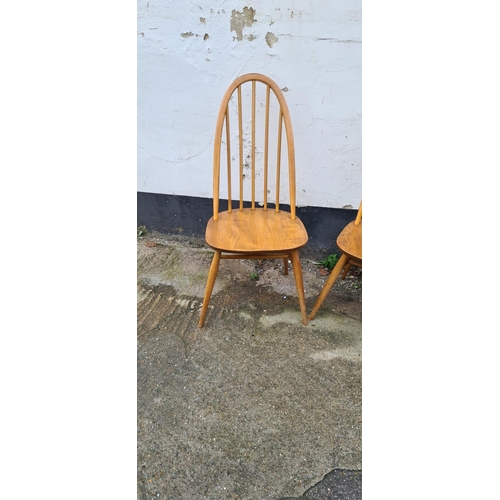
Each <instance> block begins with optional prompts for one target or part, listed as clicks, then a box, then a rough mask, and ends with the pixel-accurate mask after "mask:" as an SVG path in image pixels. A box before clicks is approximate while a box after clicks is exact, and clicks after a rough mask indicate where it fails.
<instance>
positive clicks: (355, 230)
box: [309, 202, 363, 320]
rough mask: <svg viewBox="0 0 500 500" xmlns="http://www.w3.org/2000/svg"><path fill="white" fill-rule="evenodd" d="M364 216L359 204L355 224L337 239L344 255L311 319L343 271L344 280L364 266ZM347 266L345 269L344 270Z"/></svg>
mask: <svg viewBox="0 0 500 500" xmlns="http://www.w3.org/2000/svg"><path fill="white" fill-rule="evenodd" d="M362 224H363V216H362V202H361V203H360V204H359V209H358V213H357V214H356V219H355V220H354V221H353V222H350V223H349V224H347V226H346V227H345V228H344V229H343V230H342V232H341V233H340V234H339V236H338V238H337V246H338V247H339V248H340V250H341V251H342V255H341V256H340V259H339V260H338V262H337V264H335V267H334V268H333V269H332V272H331V273H330V276H329V277H328V279H327V280H326V283H325V286H324V287H323V290H321V293H320V294H319V297H318V300H317V301H316V304H314V307H313V310H312V311H311V314H309V319H310V320H312V319H313V318H314V316H315V315H316V313H317V312H318V309H319V308H320V306H321V304H322V303H323V301H324V300H325V298H326V296H327V295H328V292H329V291H330V290H331V288H332V286H333V284H334V283H335V281H337V278H338V277H339V275H340V273H341V272H342V269H344V273H343V274H342V279H344V278H345V277H346V276H347V273H348V272H349V269H350V268H351V266H357V267H361V264H362V230H363V227H362ZM344 266H345V268H344Z"/></svg>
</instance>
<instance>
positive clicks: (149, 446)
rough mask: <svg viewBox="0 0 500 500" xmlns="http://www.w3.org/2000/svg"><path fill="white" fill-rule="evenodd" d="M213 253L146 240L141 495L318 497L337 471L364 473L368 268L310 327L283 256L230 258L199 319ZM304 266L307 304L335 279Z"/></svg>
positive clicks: (200, 246) (142, 248) (141, 284)
mask: <svg viewBox="0 0 500 500" xmlns="http://www.w3.org/2000/svg"><path fill="white" fill-rule="evenodd" d="M211 254H212V252H211V250H210V249H209V248H207V247H206V246H205V245H204V243H203V242H202V241H201V242H200V241H199V240H195V239H193V238H182V237H169V236H165V235H159V234H153V235H147V237H145V238H140V239H139V240H138V261H137V270H138V285H137V307H138V312H137V319H138V331H137V334H138V347H137V354H138V372H137V375H138V395H137V401H138V498H140V499H141V500H142V499H150V498H164V499H172V498H179V499H180V498H189V499H200V500H201V499H225V498H228V499H230V498H238V499H259V500H261V499H265V498H269V499H280V498H297V497H299V496H301V495H304V496H303V498H313V497H312V496H311V495H312V494H313V493H314V492H315V491H322V490H321V487H323V486H324V487H325V488H326V486H327V483H326V482H325V481H330V483H328V487H329V488H330V487H331V486H332V484H333V483H332V481H333V479H332V478H334V477H337V476H336V475H334V474H333V473H332V471H341V472H342V471H348V473H349V474H354V473H358V474H359V476H356V477H360V474H361V472H360V471H361V290H360V281H361V280H360V278H359V279H349V280H347V279H346V282H343V283H339V285H335V286H334V288H333V289H332V291H331V292H330V294H329V296H328V297H327V300H325V303H324V304H323V306H322V308H321V309H320V310H319V312H318V314H317V316H316V318H315V320H314V321H312V322H310V323H309V324H308V325H307V326H304V325H302V324H301V321H300V310H299V305H298V299H297V292H296V289H295V283H294V279H293V272H290V273H289V275H288V276H285V275H284V274H283V264H282V262H281V261H263V262H259V261H238V260H226V261H223V262H222V263H221V267H220V271H219V276H218V278H217V281H216V284H215V288H214V293H213V295H212V299H211V302H210V308H209V312H208V314H207V318H206V322H205V327H204V328H202V329H199V328H198V327H197V321H198V318H199V309H200V307H201V303H202V297H203V292H204V288H205V281H206V277H207V275H208V267H209V264H210V259H211ZM302 265H303V268H304V269H303V273H304V287H305V289H306V303H307V309H308V311H310V310H311V309H312V306H313V305H314V302H315V300H316V298H317V296H318V294H319V292H320V290H321V288H322V287H323V283H324V281H325V279H326V278H325V277H322V276H320V275H319V273H318V267H317V266H316V265H315V264H314V263H313V262H311V261H310V260H308V259H303V262H302ZM252 275H253V276H255V275H257V276H258V280H254V279H252V277H251V276H252ZM355 285H357V286H355ZM349 471H350V472H349ZM339 474H340V473H339ZM339 477H343V476H342V475H341V474H340V475H339ZM349 477H350V476H349ZM353 477H354V476H353ZM358 486H359V488H360V483H359V484H358V485H357V486H356V487H358ZM315 488H316V489H315ZM339 488H341V485H340V483H339ZM325 491H326V489H325ZM330 491H331V488H330ZM306 493H308V494H309V497H307V496H306ZM324 498H329V497H327V496H325V497H324ZM331 498H337V497H334V496H332V497H331ZM338 498H340V497H338ZM346 498H347V497H346ZM349 498H353V499H354V498H358V497H354V496H352V497H349ZM359 498H360V497H359Z"/></svg>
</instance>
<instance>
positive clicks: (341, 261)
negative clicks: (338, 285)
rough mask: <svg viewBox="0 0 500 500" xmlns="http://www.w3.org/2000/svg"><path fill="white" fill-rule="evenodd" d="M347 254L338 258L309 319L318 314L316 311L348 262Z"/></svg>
mask: <svg viewBox="0 0 500 500" xmlns="http://www.w3.org/2000/svg"><path fill="white" fill-rule="evenodd" d="M347 259H348V257H347V255H346V254H345V253H343V254H342V255H341V257H340V259H339V260H338V262H337V264H335V267H334V268H333V269H332V272H331V273H330V276H328V279H327V280H326V283H325V285H324V286H323V290H321V293H320V294H319V297H318V300H317V301H316V304H314V307H313V310H312V311H311V314H309V319H310V320H312V319H313V318H314V316H316V313H317V312H318V309H319V308H320V306H321V304H323V301H324V300H325V298H326V296H327V295H328V292H329V291H330V289H331V288H332V286H333V284H334V283H335V281H337V278H338V277H339V274H340V272H341V271H342V268H343V267H344V265H345V263H346V262H347Z"/></svg>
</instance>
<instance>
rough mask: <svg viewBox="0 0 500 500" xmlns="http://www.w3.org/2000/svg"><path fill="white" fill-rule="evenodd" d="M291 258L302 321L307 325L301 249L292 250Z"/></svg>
mask: <svg viewBox="0 0 500 500" xmlns="http://www.w3.org/2000/svg"><path fill="white" fill-rule="evenodd" d="M290 258H291V261H292V266H293V274H294V276H295V284H296V286H297V294H298V295H299V304H300V312H301V314H302V323H303V324H304V325H307V311H306V297H305V294H304V281H303V279H302V266H301V265H300V258H299V251H298V250H292V251H291V252H290Z"/></svg>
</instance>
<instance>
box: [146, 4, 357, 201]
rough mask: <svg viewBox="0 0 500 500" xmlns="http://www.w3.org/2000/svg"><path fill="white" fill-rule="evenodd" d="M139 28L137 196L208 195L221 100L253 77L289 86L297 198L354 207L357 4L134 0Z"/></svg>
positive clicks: (288, 101)
mask: <svg viewBox="0 0 500 500" xmlns="http://www.w3.org/2000/svg"><path fill="white" fill-rule="evenodd" d="M245 7H247V10H244V8H245ZM250 8H253V9H254V10H255V13H254V15H253V16H252V15H251V12H250V11H249V9H250ZM238 13H241V14H238ZM245 14H246V18H245V17H242V16H245ZM245 19H246V20H247V21H248V22H247V24H245V25H244V26H242V23H243V21H244V20H245ZM252 19H253V22H252ZM137 27H138V30H137V31H138V184H137V190H138V191H142V192H149V193H164V194H177V195H189V196H201V197H207V198H211V197H212V153H213V136H214V128H215V122H216V117H217V112H218V108H219V104H220V101H221V98H222V95H223V93H224V91H225V90H226V88H227V87H228V85H229V84H230V83H231V81H232V80H234V79H235V78H236V77H238V76H240V75H242V74H244V73H250V72H256V73H264V74H266V75H268V76H270V77H271V78H272V79H274V80H275V81H276V83H277V84H278V85H279V86H280V87H281V88H282V89H283V88H285V87H286V88H287V89H288V91H285V92H284V95H285V98H286V100H287V103H288V106H289V108H290V114H291V117H292V124H293V129H294V136H295V154H296V168H297V204H298V205H299V206H322V207H333V208H342V207H344V206H347V205H352V206H353V207H354V208H356V207H357V206H358V204H359V200H360V199H361V0H336V1H332V0H290V1H288V2H283V1H282V0H246V1H244V0H241V1H239V0H219V1H218V2H216V1H214V0H212V1H207V0H197V1H194V0H182V1H181V0H179V1H173V0H139V1H138V24H137ZM231 28H233V31H231ZM238 38H241V40H238ZM275 38H277V41H274V43H272V41H273V40H274V39H275ZM271 45H272V46H271Z"/></svg>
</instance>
